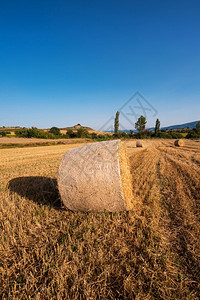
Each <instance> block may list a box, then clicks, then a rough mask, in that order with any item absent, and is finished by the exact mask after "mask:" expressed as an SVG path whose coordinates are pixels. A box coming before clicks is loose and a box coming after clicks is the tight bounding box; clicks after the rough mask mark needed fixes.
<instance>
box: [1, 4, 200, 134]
mask: <svg viewBox="0 0 200 300" xmlns="http://www.w3.org/2000/svg"><path fill="white" fill-rule="evenodd" d="M199 16H200V2H199V1H194V0H190V1H184V0H183V1H177V0H174V1H153V0H152V1H150V0H148V1H147V0H145V1H144V0H141V1H139V0H138V1H134V0H132V1H130V0H126V1H122V0H121V1H119V0H115V1H113V0H110V1H105V0H101V1H99V0H97V1H94V0H93V1H92V0H91V1H88V0H84V1H83V0H82V1H78V0H75V1H67V0H65V1H64V0H56V1H53V0H39V1H38V0H34V1H33V0H29V1H27V0H26V1H22V0H18V1H16V0H12V1H11V0H0V104H1V109H0V126H3V125H4V126H9V125H19V126H37V127H39V128H47V127H51V126H58V127H65V126H70V125H74V124H77V123H81V124H83V125H86V126H91V127H93V128H95V129H99V128H101V127H102V126H103V124H104V123H106V122H107V120H109V119H110V118H111V117H112V116H113V115H114V114H115V112H116V110H118V109H120V107H121V106H122V105H123V104H124V103H125V102H126V101H127V100H128V99H129V98H130V97H131V96H132V95H133V94H134V93H135V92H136V91H138V92H140V93H141V94H142V95H143V96H144V97H145V99H146V100H147V101H148V103H150V104H151V105H152V106H153V107H154V108H155V109H156V111H157V112H158V113H157V115H156V116H154V114H153V113H152V111H150V110H149V111H148V114H147V121H148V123H147V125H148V126H149V127H151V126H153V125H154V123H155V119H156V118H157V117H158V118H159V119H160V121H161V125H162V126H166V125H172V124H178V123H184V122H190V121H195V120H199V119H200V38H199V37H200V17H199ZM135 101H136V102H137V100H136V99H135ZM136 102H135V104H136V105H135V104H133V106H134V105H135V106H138V105H137V103H136ZM140 112H141V114H142V110H141V111H140V109H138V111H137V112H136V113H137V114H140ZM134 122H135V120H134V119H133V123H134ZM121 124H122V126H123V127H125V128H127V129H132V125H131V124H130V123H129V122H128V121H127V119H125V118H124V119H123V117H122V115H121Z"/></svg>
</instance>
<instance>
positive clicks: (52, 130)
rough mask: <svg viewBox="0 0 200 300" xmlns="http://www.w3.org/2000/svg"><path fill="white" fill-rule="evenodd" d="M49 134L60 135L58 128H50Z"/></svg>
mask: <svg viewBox="0 0 200 300" xmlns="http://www.w3.org/2000/svg"><path fill="white" fill-rule="evenodd" d="M49 132H50V133H52V134H54V135H60V129H59V128H58V127H51V129H50V130H49Z"/></svg>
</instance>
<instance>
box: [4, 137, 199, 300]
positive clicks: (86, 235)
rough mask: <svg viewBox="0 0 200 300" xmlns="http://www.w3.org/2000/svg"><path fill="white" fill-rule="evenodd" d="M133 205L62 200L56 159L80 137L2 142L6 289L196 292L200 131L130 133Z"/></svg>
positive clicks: (31, 292)
mask: <svg viewBox="0 0 200 300" xmlns="http://www.w3.org/2000/svg"><path fill="white" fill-rule="evenodd" d="M126 144H127V148H128V156H129V159H130V165H131V173H132V183H133V194H134V201H135V207H136V210H135V211H132V212H122V213H109V212H102V213H92V212H91V213H82V212H71V211H68V210H66V209H64V208H63V206H62V204H61V202H60V198H59V193H58V190H57V169H58V165H59V162H60V159H61V157H62V155H63V154H64V152H65V151H67V150H69V149H72V148H74V147H78V146H80V145H82V144H80V143H77V144H67V145H54V146H45V147H40V146H39V147H35V148H30V147H29V148H13V149H0V178H1V180H0V196H1V198H0V199H1V202H0V298H1V299H199V298H200V141H189V140H188V141H185V146H184V147H182V148H176V147H174V145H173V141H172V140H144V141H143V144H144V147H143V148H136V147H135V140H129V141H126Z"/></svg>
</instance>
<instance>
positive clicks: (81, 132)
mask: <svg viewBox="0 0 200 300" xmlns="http://www.w3.org/2000/svg"><path fill="white" fill-rule="evenodd" d="M77 136H78V137H79V138H86V137H89V132H88V131H87V129H85V128H83V127H80V128H79V129H78V130H77Z"/></svg>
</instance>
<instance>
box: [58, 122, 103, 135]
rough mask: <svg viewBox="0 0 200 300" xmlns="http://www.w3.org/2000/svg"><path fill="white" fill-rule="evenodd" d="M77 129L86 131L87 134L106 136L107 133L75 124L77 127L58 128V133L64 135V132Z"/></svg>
mask: <svg viewBox="0 0 200 300" xmlns="http://www.w3.org/2000/svg"><path fill="white" fill-rule="evenodd" d="M79 128H83V129H86V130H87V131H88V132H89V133H96V134H108V132H104V131H98V130H95V129H92V128H91V127H87V126H82V125H81V124H77V125H74V126H71V127H64V128H60V131H61V133H64V134H65V133H66V131H68V130H73V131H77V130H78V129H79Z"/></svg>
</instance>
